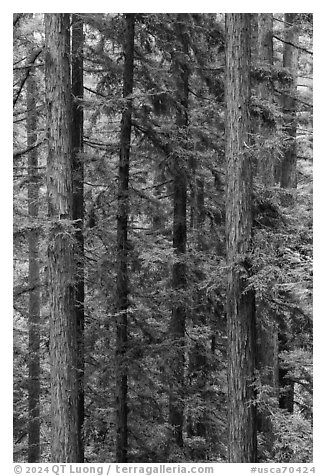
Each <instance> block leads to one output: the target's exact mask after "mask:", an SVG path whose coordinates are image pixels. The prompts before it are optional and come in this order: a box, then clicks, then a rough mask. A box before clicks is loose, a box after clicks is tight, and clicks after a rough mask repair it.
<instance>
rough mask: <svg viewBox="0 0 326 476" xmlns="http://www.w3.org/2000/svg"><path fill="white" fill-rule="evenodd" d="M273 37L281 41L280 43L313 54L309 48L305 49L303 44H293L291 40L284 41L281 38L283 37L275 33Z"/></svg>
mask: <svg viewBox="0 0 326 476" xmlns="http://www.w3.org/2000/svg"><path fill="white" fill-rule="evenodd" d="M273 38H275V39H276V40H279V41H282V43H286V44H287V45H290V46H293V47H294V48H297V49H298V50H301V51H304V52H305V53H308V54H309V55H311V56H313V52H312V51H310V50H307V49H306V48H304V47H303V46H299V45H295V44H294V43H292V42H291V41H285V40H283V38H280V37H279V36H276V35H273Z"/></svg>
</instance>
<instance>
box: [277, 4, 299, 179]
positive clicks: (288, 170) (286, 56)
mask: <svg viewBox="0 0 326 476" xmlns="http://www.w3.org/2000/svg"><path fill="white" fill-rule="evenodd" d="M296 16H297V14H296V13H286V14H285V18H284V19H285V32H284V40H285V41H286V42H287V43H284V50H283V66H284V68H287V69H288V70H289V71H290V73H291V75H292V82H291V84H290V85H289V86H288V88H287V89H286V90H285V93H284V95H283V114H284V117H285V121H284V122H285V124H284V130H285V132H286V134H287V135H288V138H287V140H286V147H285V150H284V157H283V161H282V170H281V187H283V188H296V186H297V151H296V134H297V121H296V100H295V98H296V94H297V74H298V49H297V48H295V47H293V46H292V45H291V44H290V43H292V44H298V27H297V26H296V25H295V19H296Z"/></svg>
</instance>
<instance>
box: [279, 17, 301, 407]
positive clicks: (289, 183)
mask: <svg viewBox="0 0 326 476" xmlns="http://www.w3.org/2000/svg"><path fill="white" fill-rule="evenodd" d="M296 17H297V13H286V14H285V18H284V20H285V27H284V28H285V31H284V40H285V41H286V43H284V46H283V48H284V49H283V66H284V68H287V69H288V70H289V71H290V73H291V75H292V82H291V84H290V85H289V86H288V88H287V89H286V90H285V93H284V95H283V114H284V117H285V119H284V122H285V124H284V129H285V132H286V134H287V135H288V138H287V140H286V147H285V150H284V156H283V161H282V168H281V187H282V188H284V189H291V188H292V189H295V188H296V187H297V147H296V134H297V120H296V110H297V107H296V100H295V98H296V94H297V74H298V49H297V48H295V47H294V46H292V44H294V45H296V44H298V26H297V25H296V24H295V22H296ZM283 204H284V205H286V206H289V207H291V206H292V204H293V198H292V197H291V195H288V196H286V195H285V196H284V199H283ZM287 334H288V333H287V329H286V323H285V322H282V325H281V329H280V331H279V342H280V348H279V350H280V351H288V350H290V344H289V342H288V337H287ZM279 386H280V397H279V406H280V408H283V409H285V410H288V411H289V412H290V413H293V399H294V384H293V381H292V380H291V379H289V378H288V377H287V369H285V368H283V367H282V365H280V369H279Z"/></svg>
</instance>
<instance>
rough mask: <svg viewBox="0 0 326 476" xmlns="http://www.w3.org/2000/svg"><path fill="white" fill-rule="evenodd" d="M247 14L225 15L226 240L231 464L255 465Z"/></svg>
mask: <svg viewBox="0 0 326 476" xmlns="http://www.w3.org/2000/svg"><path fill="white" fill-rule="evenodd" d="M249 74H250V14H240V13H236V14H226V92H225V98H226V126H225V127H226V129H225V133H226V162H227V176H226V182H227V191H226V240H227V263H228V281H227V320H228V398H229V431H228V446H229V461H230V462H232V463H245V462H247V463H249V462H254V461H256V447H257V443H256V415H255V405H254V398H255V395H254V389H253V386H252V384H253V381H254V372H255V303H254V294H253V292H251V291H246V287H247V284H248V282H247V279H246V275H248V273H249V272H250V264H249V263H248V261H249V260H248V258H247V257H246V254H247V253H249V251H250V241H251V229H252V211H251V208H252V204H251V201H252V173H251V163H250V156H249V154H248V153H247V146H248V144H249V130H250V124H249V99H250V76H249Z"/></svg>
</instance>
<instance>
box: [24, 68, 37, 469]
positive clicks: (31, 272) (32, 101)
mask: <svg viewBox="0 0 326 476" xmlns="http://www.w3.org/2000/svg"><path fill="white" fill-rule="evenodd" d="M26 95H27V146H28V147H32V146H33V145H34V144H35V143H36V141H37V132H36V131H37V115H36V95H37V87H36V79H35V76H34V74H33V72H31V73H30V75H29V77H28V80H27V90H26ZM28 178H29V182H28V215H29V217H30V219H31V220H34V219H35V218H37V217H38V212H39V179H38V152H37V148H35V149H32V150H31V151H30V152H29V154H28ZM33 225H34V226H35V224H32V228H31V230H30V231H29V234H28V253H29V263H28V264H29V268H28V278H29V288H30V291H29V323H28V327H29V342H28V462H29V463H38V462H39V461H40V265H39V232H38V230H37V229H35V228H33Z"/></svg>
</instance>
